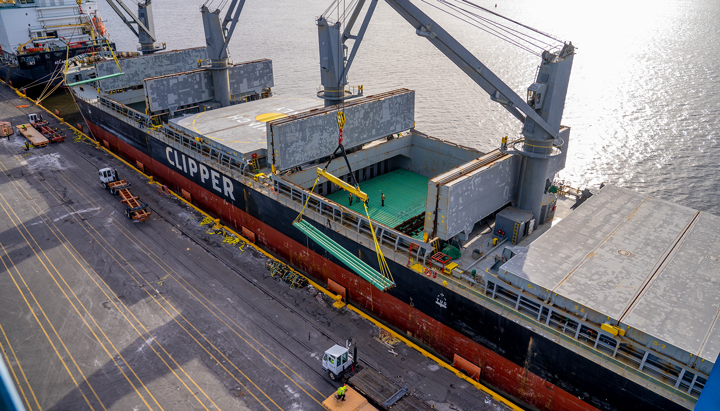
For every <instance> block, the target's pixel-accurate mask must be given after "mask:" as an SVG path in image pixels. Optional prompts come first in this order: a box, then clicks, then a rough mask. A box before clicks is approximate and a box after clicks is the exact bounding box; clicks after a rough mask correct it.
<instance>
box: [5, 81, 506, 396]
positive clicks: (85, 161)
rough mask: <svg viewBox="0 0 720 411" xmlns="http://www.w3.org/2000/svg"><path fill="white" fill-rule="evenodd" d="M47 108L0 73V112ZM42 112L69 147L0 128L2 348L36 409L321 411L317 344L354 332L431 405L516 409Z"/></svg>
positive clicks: (17, 114)
mask: <svg viewBox="0 0 720 411" xmlns="http://www.w3.org/2000/svg"><path fill="white" fill-rule="evenodd" d="M24 104H29V106H28V107H25V108H18V107H17V106H20V105H24ZM39 112H43V111H42V109H41V108H39V107H36V106H33V104H32V103H31V102H28V101H27V100H23V99H20V98H19V97H18V96H17V95H16V94H15V92H14V91H13V90H11V89H10V88H9V87H7V86H6V85H4V84H0V120H2V121H11V122H12V123H13V125H14V126H16V125H18V124H22V123H26V122H27V114H28V113H39ZM44 117H45V119H46V120H49V121H50V125H51V126H52V127H58V128H60V129H61V130H62V129H65V130H66V131H65V135H66V137H67V138H66V140H65V142H64V143H54V144H50V145H48V146H47V147H43V148H31V149H30V150H29V151H24V147H23V145H24V139H23V138H22V136H20V135H18V134H17V133H16V135H14V136H11V137H10V138H8V139H5V138H0V302H1V304H0V351H2V359H3V361H5V362H6V364H7V365H8V368H9V369H10V371H11V375H12V377H13V379H14V382H15V385H16V387H17V389H18V393H19V394H20V397H21V398H22V400H23V402H24V405H25V407H26V409H28V410H82V409H90V410H146V409H152V410H163V409H166V410H177V409H192V410H202V409H205V410H210V409H225V410H229V409H233V410H237V409H249V410H262V409H265V410H275V409H280V410H319V409H323V406H322V402H323V401H324V400H325V399H326V398H327V397H328V396H330V395H331V394H332V393H333V392H334V391H335V390H336V389H337V387H338V384H337V383H335V382H333V381H331V380H330V379H329V377H328V376H327V375H326V374H325V373H324V372H323V371H322V369H321V358H322V355H323V352H324V351H325V350H326V349H327V348H329V347H330V346H332V345H333V344H335V343H344V342H345V341H346V340H351V341H352V343H353V344H354V345H355V346H357V349H358V356H359V357H360V358H361V361H362V363H363V364H365V365H366V366H367V367H371V368H373V369H375V370H377V371H378V372H381V373H382V374H383V375H385V376H387V377H388V378H389V379H390V380H392V381H393V382H394V383H396V384H398V385H399V386H401V385H404V386H408V387H410V392H409V395H414V396H416V397H417V398H419V399H421V400H423V401H425V402H427V403H428V404H430V405H432V406H433V407H434V408H436V409H439V410H451V409H452V410H466V409H471V408H472V409H473V410H505V409H510V408H509V407H507V406H506V405H503V404H501V403H500V402H498V401H496V400H495V399H493V398H492V397H491V396H490V395H488V394H486V393H484V392H483V391H481V390H479V389H478V388H476V387H475V386H474V385H472V384H471V383H469V382H468V381H466V380H465V379H462V378H460V377H458V376H456V375H455V374H454V373H453V372H451V371H449V370H447V369H446V368H443V367H442V366H440V365H439V364H438V363H436V362H435V361H433V360H431V359H429V358H428V357H426V356H424V355H423V353H421V352H420V351H417V350H416V349H413V348H411V347H410V346H408V345H406V344H405V343H403V342H399V343H398V342H395V343H393V344H390V346H389V345H388V343H387V342H386V341H383V339H382V338H380V337H379V335H380V331H381V330H380V329H379V328H378V327H377V326H376V325H375V324H373V323H372V322H370V321H368V320H366V319H365V318H363V317H362V316H361V315H359V314H357V313H356V312H354V311H351V310H349V309H348V308H347V307H344V308H340V309H338V308H336V307H333V305H332V303H333V301H332V300H330V298H328V297H327V296H326V295H325V294H323V293H321V292H318V290H315V289H314V288H310V287H304V288H298V289H295V288H291V287H290V286H289V285H288V284H286V283H284V282H282V281H279V280H278V279H277V278H276V277H271V276H270V275H269V273H268V270H267V269H266V268H265V266H266V262H267V260H268V258H267V257H266V256H265V255H263V254H262V253H260V252H258V251H256V250H254V249H253V248H252V247H251V246H249V245H247V246H245V247H243V249H242V250H240V249H239V248H238V245H239V244H236V245H231V244H228V243H224V242H223V237H222V236H219V235H216V234H212V233H209V232H208V231H207V230H208V227H207V226H203V225H201V224H200V223H201V222H202V221H203V219H204V216H203V215H202V214H201V213H199V212H198V211H196V210H194V209H193V208H192V207H190V206H188V205H187V204H185V203H184V202H182V201H181V200H179V199H178V198H176V197H174V196H171V195H167V194H165V193H163V192H162V191H159V190H158V186H157V185H153V184H148V180H147V179H146V178H145V177H143V176H142V175H140V174H138V173H136V172H134V171H133V170H132V169H131V168H130V167H128V166H127V165H126V164H124V163H123V162H121V161H120V160H118V159H116V158H115V157H113V156H112V155H110V154H109V153H107V152H106V151H104V150H103V149H102V148H99V147H96V146H95V145H94V144H91V143H90V142H87V141H85V140H81V139H78V140H77V141H74V138H73V133H72V132H71V131H68V130H67V128H66V127H64V126H63V125H62V124H60V123H59V122H57V121H56V120H54V119H52V118H50V116H49V115H48V114H45V115H44ZM102 167H113V168H115V169H117V170H118V172H119V175H120V178H121V179H122V178H125V179H127V180H128V181H130V182H131V183H132V192H133V194H135V195H137V196H140V198H142V200H143V201H144V202H147V203H148V204H149V205H150V207H151V208H152V209H153V215H152V217H151V219H150V220H149V221H146V222H142V223H132V222H131V221H130V220H128V219H127V218H126V217H125V216H124V207H125V206H124V205H123V204H121V203H120V200H119V199H118V197H117V196H113V195H111V194H110V193H109V192H108V191H107V190H104V189H103V188H102V187H101V186H100V182H99V179H98V173H97V170H98V168H102Z"/></svg>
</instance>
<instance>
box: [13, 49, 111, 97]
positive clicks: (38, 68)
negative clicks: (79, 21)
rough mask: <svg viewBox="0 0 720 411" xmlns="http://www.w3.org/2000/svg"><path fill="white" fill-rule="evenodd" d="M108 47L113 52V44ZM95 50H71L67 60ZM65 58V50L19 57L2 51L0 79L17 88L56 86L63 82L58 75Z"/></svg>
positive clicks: (60, 75)
mask: <svg viewBox="0 0 720 411" xmlns="http://www.w3.org/2000/svg"><path fill="white" fill-rule="evenodd" d="M110 47H112V48H113V50H114V49H115V44H113V43H110ZM97 49H98V47H97V46H84V47H77V48H71V49H70V52H69V58H72V57H75V56H78V55H81V54H88V53H93V52H95V51H96V50H97ZM67 58H68V52H67V50H54V51H40V52H36V53H28V54H23V55H20V56H16V55H13V54H10V53H8V52H6V51H2V62H0V77H2V78H3V79H4V80H5V81H10V82H12V85H13V86H14V87H17V88H20V87H23V86H26V85H28V84H30V83H34V82H38V83H45V82H50V85H57V84H59V83H60V82H61V81H63V80H64V76H63V75H62V74H59V73H61V72H62V70H63V68H64V65H65V60H66V59H67Z"/></svg>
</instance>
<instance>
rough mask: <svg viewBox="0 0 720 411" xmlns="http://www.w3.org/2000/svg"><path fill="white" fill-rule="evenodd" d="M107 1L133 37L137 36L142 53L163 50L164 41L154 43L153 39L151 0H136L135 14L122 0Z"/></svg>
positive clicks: (139, 49)
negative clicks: (136, 9) (136, 8)
mask: <svg viewBox="0 0 720 411" xmlns="http://www.w3.org/2000/svg"><path fill="white" fill-rule="evenodd" d="M113 1H117V3H118V4H119V5H120V7H122V8H123V10H124V11H125V13H127V14H128V16H129V18H128V17H125V14H124V13H123V11H122V10H120V9H119V8H118V6H117V4H115V3H113ZM107 2H108V4H109V5H110V7H112V9H113V10H115V13H117V15H118V16H120V19H122V21H123V23H125V24H126V25H127V26H128V27H129V28H130V31H132V32H133V34H134V35H135V37H137V38H138V40H139V41H140V47H138V51H140V52H142V54H152V53H155V52H156V51H160V50H165V43H162V44H155V42H156V41H157V40H156V39H155V22H154V20H153V11H152V0H145V1H138V2H137V6H138V13H137V16H135V15H134V14H133V12H132V11H131V10H130V8H129V7H128V6H127V5H125V3H123V0H107ZM133 24H135V25H137V30H136V29H135V27H133Z"/></svg>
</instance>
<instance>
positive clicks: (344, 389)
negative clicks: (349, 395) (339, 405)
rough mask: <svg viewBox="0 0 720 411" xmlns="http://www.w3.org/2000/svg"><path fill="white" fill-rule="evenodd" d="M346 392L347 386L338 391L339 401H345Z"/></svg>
mask: <svg viewBox="0 0 720 411" xmlns="http://www.w3.org/2000/svg"><path fill="white" fill-rule="evenodd" d="M345 391H347V385H344V384H343V386H342V387H340V388H338V390H337V397H338V400H339V401H345Z"/></svg>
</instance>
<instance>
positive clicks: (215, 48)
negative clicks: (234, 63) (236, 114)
mask: <svg viewBox="0 0 720 411" xmlns="http://www.w3.org/2000/svg"><path fill="white" fill-rule="evenodd" d="M244 5H245V0H232V1H231V2H230V6H228V9H227V12H226V13H225V18H224V19H223V21H222V22H220V9H216V10H215V11H210V9H208V7H207V6H206V5H205V4H203V5H202V7H200V12H201V13H202V18H203V27H204V28H205V41H206V42H207V53H208V58H210V62H211V66H210V67H209V68H210V70H211V71H212V78H213V88H214V90H215V101H217V102H218V103H220V105H221V106H222V107H227V106H229V105H230V77H229V73H228V68H229V64H230V59H229V56H228V52H227V48H228V44H229V43H230V39H231V38H232V35H233V32H234V31H235V27H236V26H237V23H238V19H239V18H240V13H241V12H242V9H243V6H244ZM228 24H229V25H230V26H229V27H228Z"/></svg>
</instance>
